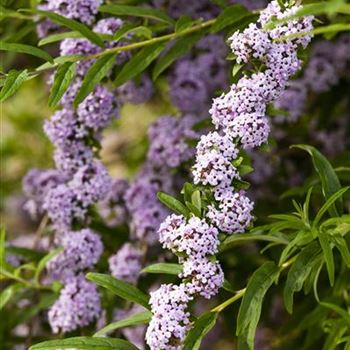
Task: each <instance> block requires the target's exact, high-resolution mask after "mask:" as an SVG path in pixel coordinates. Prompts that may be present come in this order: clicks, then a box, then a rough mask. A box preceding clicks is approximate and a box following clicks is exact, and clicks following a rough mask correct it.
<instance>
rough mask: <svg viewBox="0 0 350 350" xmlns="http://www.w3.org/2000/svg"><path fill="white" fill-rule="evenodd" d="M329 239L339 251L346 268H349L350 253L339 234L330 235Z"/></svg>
mask: <svg viewBox="0 0 350 350" xmlns="http://www.w3.org/2000/svg"><path fill="white" fill-rule="evenodd" d="M329 238H330V240H331V242H332V243H333V244H334V245H335V246H336V247H337V249H338V250H339V252H340V254H341V256H342V258H343V260H344V262H345V264H346V266H347V267H349V268H350V252H349V248H348V245H347V243H346V240H345V239H344V238H343V237H342V236H341V235H340V234H330V235H329Z"/></svg>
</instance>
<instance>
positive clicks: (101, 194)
mask: <svg viewBox="0 0 350 350" xmlns="http://www.w3.org/2000/svg"><path fill="white" fill-rule="evenodd" d="M69 185H70V187H71V188H72V189H73V191H74V193H75V195H76V197H77V199H78V201H79V202H81V203H82V205H83V206H84V207H88V206H89V205H91V204H93V203H97V202H99V201H100V200H102V199H104V198H105V197H106V195H107V194H108V193H109V192H110V190H111V188H112V179H111V177H110V176H109V174H108V172H107V169H106V168H105V167H104V165H103V164H102V163H101V162H100V161H96V160H95V161H94V162H92V163H90V164H87V165H84V166H83V167H81V168H79V170H78V171H77V172H76V173H75V174H74V176H73V178H72V180H71V181H70V182H69Z"/></svg>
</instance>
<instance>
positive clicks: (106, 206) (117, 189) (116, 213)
mask: <svg viewBox="0 0 350 350" xmlns="http://www.w3.org/2000/svg"><path fill="white" fill-rule="evenodd" d="M128 188H129V182H128V181H127V180H125V179H115V180H113V183H112V187H111V189H110V191H109V192H108V194H107V195H106V197H105V198H104V199H103V200H102V201H100V202H99V203H98V212H99V214H100V216H101V217H102V219H103V220H104V223H105V224H106V225H107V226H109V227H115V226H119V225H122V224H123V223H126V222H127V218H128V211H127V209H126V204H125V201H124V195H125V193H126V191H127V189H128Z"/></svg>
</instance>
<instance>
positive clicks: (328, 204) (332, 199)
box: [313, 186, 350, 226]
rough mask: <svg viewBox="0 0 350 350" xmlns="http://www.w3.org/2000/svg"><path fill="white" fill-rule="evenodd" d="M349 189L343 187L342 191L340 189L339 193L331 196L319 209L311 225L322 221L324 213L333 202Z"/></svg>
mask: <svg viewBox="0 0 350 350" xmlns="http://www.w3.org/2000/svg"><path fill="white" fill-rule="evenodd" d="M349 188H350V187H349V186H348V187H344V188H342V189H340V190H339V191H337V192H336V193H334V194H332V195H331V196H330V197H329V198H328V200H327V201H326V203H325V204H324V205H323V206H322V207H321V209H320V210H319V211H318V213H317V215H316V217H315V220H314V222H313V225H314V226H316V225H317V224H318V223H319V222H320V220H321V219H322V217H323V215H324V214H325V213H326V211H327V210H328V209H329V208H330V207H331V206H332V205H333V203H334V202H335V201H337V200H338V199H339V198H341V197H342V196H343V194H344V193H345V192H347V191H348V189H349Z"/></svg>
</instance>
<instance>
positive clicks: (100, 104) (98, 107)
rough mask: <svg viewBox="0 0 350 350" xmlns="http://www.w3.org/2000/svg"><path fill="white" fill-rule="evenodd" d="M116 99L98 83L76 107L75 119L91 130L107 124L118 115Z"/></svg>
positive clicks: (97, 129)
mask: <svg viewBox="0 0 350 350" xmlns="http://www.w3.org/2000/svg"><path fill="white" fill-rule="evenodd" d="M118 115H119V108H118V101H117V99H116V97H115V96H114V94H113V93H112V92H110V91H109V90H108V89H107V88H105V87H103V86H101V85H98V86H97V87H96V88H95V90H94V91H93V92H92V93H90V94H89V95H88V96H87V97H86V99H85V100H84V101H83V102H82V103H81V104H80V105H79V107H78V109H77V120H78V121H79V122H80V123H81V124H82V125H84V126H85V127H86V128H89V129H91V130H93V131H99V130H101V129H103V128H105V127H107V126H108V124H109V123H110V122H111V120H112V118H113V117H118Z"/></svg>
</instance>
